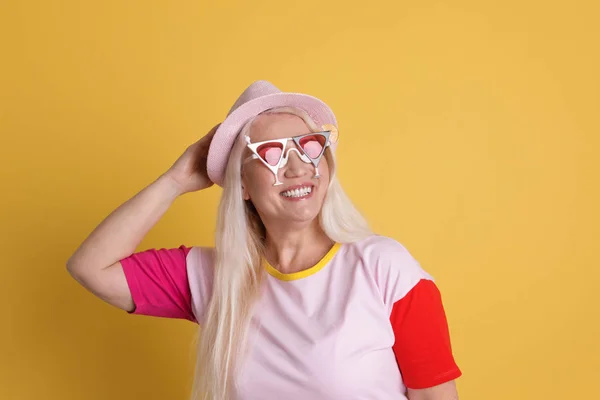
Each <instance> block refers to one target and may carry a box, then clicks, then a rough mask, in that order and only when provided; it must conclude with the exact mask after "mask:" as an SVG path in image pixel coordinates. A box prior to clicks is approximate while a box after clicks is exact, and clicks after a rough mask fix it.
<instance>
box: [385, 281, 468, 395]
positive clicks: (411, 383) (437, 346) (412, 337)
mask: <svg viewBox="0 0 600 400" xmlns="http://www.w3.org/2000/svg"><path fill="white" fill-rule="evenodd" d="M390 322H391V324H392V328H393V330H394V335H395V338H396V341H395V343H394V346H393V350H394V353H395V354H396V360H397V361H398V366H399V367H400V372H401V373H402V376H403V380H404V383H405V385H406V387H408V388H411V389H424V388H428V387H432V386H436V385H439V384H442V383H444V382H448V381H451V380H453V379H456V378H458V377H459V376H461V375H462V372H461V371H460V369H459V368H458V366H457V365H456V362H455V361H454V357H453V355H452V348H451V345H450V334H449V330H448V322H447V319H446V314H445V312H444V307H443V304H442V298H441V295H440V292H439V290H438V288H437V286H436V285H435V283H434V282H433V281H432V280H429V279H421V280H420V281H418V283H417V284H416V285H415V286H414V287H413V288H412V289H411V290H410V291H409V292H408V293H407V294H406V295H405V296H403V297H402V298H401V299H400V300H398V301H396V302H395V303H394V305H393V308H392V313H391V315H390Z"/></svg>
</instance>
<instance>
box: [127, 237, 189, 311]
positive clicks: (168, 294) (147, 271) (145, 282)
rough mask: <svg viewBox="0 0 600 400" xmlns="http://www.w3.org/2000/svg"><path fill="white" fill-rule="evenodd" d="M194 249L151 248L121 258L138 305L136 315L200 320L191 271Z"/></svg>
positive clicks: (183, 247)
mask: <svg viewBox="0 0 600 400" xmlns="http://www.w3.org/2000/svg"><path fill="white" fill-rule="evenodd" d="M190 250H191V248H188V247H186V246H183V245H182V246H180V247H178V248H172V249H158V250H157V249H149V250H146V251H142V252H139V253H134V254H132V255H131V256H129V257H126V258H124V259H122V260H121V265H122V266H123V272H124V273H125V278H126V279H127V284H128V286H129V290H130V291H131V296H132V298H133V302H134V304H135V310H134V311H132V314H140V315H150V316H154V317H165V318H179V319H187V320H190V321H193V322H195V321H196V318H195V316H194V313H193V311H192V297H191V293H190V286H189V281H188V274H187V262H186V258H187V255H188V253H189V251H190Z"/></svg>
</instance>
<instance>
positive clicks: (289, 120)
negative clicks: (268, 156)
mask: <svg viewBox="0 0 600 400" xmlns="http://www.w3.org/2000/svg"><path fill="white" fill-rule="evenodd" d="M309 132H310V129H309V127H308V126H306V123H305V122H304V120H303V119H302V118H300V117H299V116H297V115H294V114H262V115H259V116H258V117H257V118H256V119H255V120H254V122H253V123H252V127H251V129H250V139H251V140H252V141H253V142H260V141H263V140H270V139H282V138H287V137H292V136H296V135H302V134H303V133H309Z"/></svg>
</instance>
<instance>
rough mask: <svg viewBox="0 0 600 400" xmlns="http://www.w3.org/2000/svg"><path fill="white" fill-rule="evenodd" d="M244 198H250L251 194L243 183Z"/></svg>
mask: <svg viewBox="0 0 600 400" xmlns="http://www.w3.org/2000/svg"><path fill="white" fill-rule="evenodd" d="M242 198H243V199H244V200H250V194H249V193H248V191H247V190H246V187H245V186H244V185H242Z"/></svg>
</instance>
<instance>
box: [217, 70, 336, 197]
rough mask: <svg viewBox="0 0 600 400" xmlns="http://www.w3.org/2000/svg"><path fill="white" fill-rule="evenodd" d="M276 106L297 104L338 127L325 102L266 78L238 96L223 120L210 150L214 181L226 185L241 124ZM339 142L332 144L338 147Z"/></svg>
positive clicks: (320, 121)
mask: <svg viewBox="0 0 600 400" xmlns="http://www.w3.org/2000/svg"><path fill="white" fill-rule="evenodd" d="M276 107H298V108H300V109H302V110H304V111H306V112H307V113H308V115H310V116H311V118H312V119H313V120H314V121H315V123H316V124H317V125H319V126H323V125H326V124H331V125H333V126H335V127H336V128H337V121H336V119H335V115H334V114H333V111H331V109H330V108H329V106H327V104H325V103H324V102H323V101H321V100H319V99H317V98H316V97H313V96H309V95H307V94H302V93H285V92H282V91H281V90H279V89H277V88H276V87H275V86H274V85H273V84H271V83H270V82H267V81H256V82H254V83H253V84H251V85H250V86H248V88H247V89H246V90H244V92H243V93H242V94H241V95H240V97H238V99H237V100H236V102H235V103H234V104H233V107H231V110H229V113H228V114H227V118H225V121H223V122H222V123H221V125H220V126H219V128H218V129H217V131H216V132H215V136H214V137H213V139H212V142H211V144H210V148H209V150H208V159H207V170H208V177H209V178H210V180H211V181H213V182H214V183H216V184H217V185H219V186H223V181H224V180H225V167H226V166H227V160H228V159H229V153H230V151H231V148H232V147H233V143H234V142H235V138H236V137H237V135H238V134H239V133H240V130H241V129H242V127H243V126H244V125H245V124H246V122H248V120H250V118H252V117H254V116H256V115H258V114H260V113H262V112H264V111H267V110H269V109H272V108H276ZM336 145H337V143H333V144H332V145H331V148H332V150H334V149H335V146H336Z"/></svg>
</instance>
